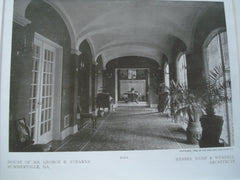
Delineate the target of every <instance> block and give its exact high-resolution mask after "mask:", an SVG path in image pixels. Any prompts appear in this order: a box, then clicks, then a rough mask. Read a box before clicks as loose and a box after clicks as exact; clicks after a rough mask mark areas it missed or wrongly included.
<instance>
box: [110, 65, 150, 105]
mask: <svg viewBox="0 0 240 180" xmlns="http://www.w3.org/2000/svg"><path fill="white" fill-rule="evenodd" d="M121 69H146V70H148V74H150V69H149V68H115V81H114V83H115V105H116V106H117V105H118V70H121ZM146 88H147V89H148V92H146V93H147V96H148V99H147V101H146V102H147V103H148V104H149V105H150V101H149V99H150V98H149V96H150V94H149V88H150V76H149V75H148V83H147V84H146Z"/></svg>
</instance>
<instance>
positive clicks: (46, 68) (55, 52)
mask: <svg viewBox="0 0 240 180" xmlns="http://www.w3.org/2000/svg"><path fill="white" fill-rule="evenodd" d="M61 54H62V48H61V47H60V46H59V45H57V44H56V43H54V42H52V41H50V40H49V39H46V38H45V37H43V36H41V35H40V34H38V33H35V35H34V44H33V55H32V83H31V97H30V112H29V116H30V117H29V119H30V121H29V127H30V134H31V137H32V138H33V140H34V142H35V143H48V142H49V141H51V140H52V139H53V132H54V128H53V126H55V131H56V128H57V131H58V133H60V126H59V125H60V122H59V121H60V113H58V112H60V106H59V105H57V104H56V103H59V101H61V96H60V95H61V93H60V92H59V91H61V90H59V89H61V83H59V79H56V78H55V77H60V80H61V70H59V69H58V68H57V67H59V65H60V66H61V63H62V58H61ZM57 69H58V70H57ZM59 74H60V76H57V75H59ZM60 82H61V81H60ZM57 101H58V102H57Z"/></svg>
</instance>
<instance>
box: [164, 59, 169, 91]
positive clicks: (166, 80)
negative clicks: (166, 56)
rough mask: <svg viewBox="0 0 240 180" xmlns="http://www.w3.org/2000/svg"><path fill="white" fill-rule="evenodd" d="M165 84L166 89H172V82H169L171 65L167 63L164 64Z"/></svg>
mask: <svg viewBox="0 0 240 180" xmlns="http://www.w3.org/2000/svg"><path fill="white" fill-rule="evenodd" d="M164 83H165V86H166V87H168V88H169V87H170V82H169V65H168V63H167V62H166V63H165V64H164Z"/></svg>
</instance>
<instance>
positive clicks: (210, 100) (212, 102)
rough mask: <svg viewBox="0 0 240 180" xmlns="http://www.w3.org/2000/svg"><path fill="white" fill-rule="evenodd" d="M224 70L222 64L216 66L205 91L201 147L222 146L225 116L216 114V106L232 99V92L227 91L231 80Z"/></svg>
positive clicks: (207, 80)
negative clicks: (220, 140) (227, 78)
mask: <svg viewBox="0 0 240 180" xmlns="http://www.w3.org/2000/svg"><path fill="white" fill-rule="evenodd" d="M224 76H225V75H224V70H223V68H222V66H221V65H219V66H216V67H215V68H214V69H213V70H212V71H211V72H210V73H209V75H208V77H207V79H206V83H205V88H204V89H206V91H205V93H203V96H202V99H203V100H204V101H203V103H204V106H205V115H203V116H202V117H201V119H200V121H201V125H202V128H203V132H202V138H201V141H200V143H199V145H200V147H218V146H222V144H221V143H219V139H220V136H221V132H222V126H223V117H222V116H217V115H216V114H215V110H214V108H215V107H216V106H219V105H220V104H221V103H223V102H224V103H228V102H229V101H231V94H230V93H228V94H227V93H226V92H227V88H228V87H230V80H228V81H226V79H224Z"/></svg>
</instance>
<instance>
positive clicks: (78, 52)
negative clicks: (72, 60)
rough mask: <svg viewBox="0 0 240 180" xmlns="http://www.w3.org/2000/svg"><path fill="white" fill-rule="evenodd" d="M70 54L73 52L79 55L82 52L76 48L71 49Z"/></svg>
mask: <svg viewBox="0 0 240 180" xmlns="http://www.w3.org/2000/svg"><path fill="white" fill-rule="evenodd" d="M71 54H75V55H77V56H79V55H80V54H82V52H81V51H79V50H77V49H71Z"/></svg>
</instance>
